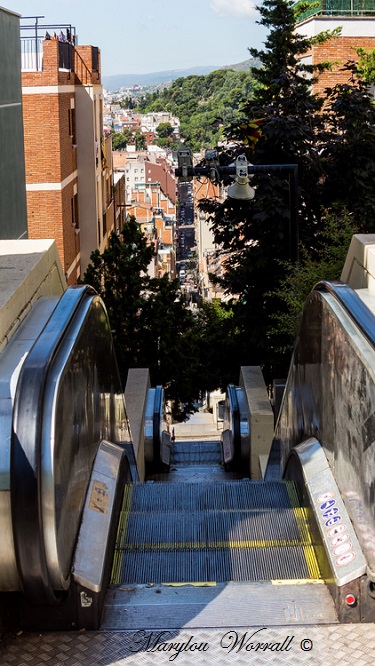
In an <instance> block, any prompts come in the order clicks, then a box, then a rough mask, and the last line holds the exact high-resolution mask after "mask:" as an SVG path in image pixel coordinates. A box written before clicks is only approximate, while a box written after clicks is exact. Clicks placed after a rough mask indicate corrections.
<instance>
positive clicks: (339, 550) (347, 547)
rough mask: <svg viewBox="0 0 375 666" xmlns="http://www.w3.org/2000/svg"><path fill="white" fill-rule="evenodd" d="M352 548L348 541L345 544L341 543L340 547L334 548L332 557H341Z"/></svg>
mask: <svg viewBox="0 0 375 666" xmlns="http://www.w3.org/2000/svg"><path fill="white" fill-rule="evenodd" d="M352 548H353V546H352V544H351V543H350V541H348V542H347V543H342V544H340V546H337V548H335V550H334V551H333V554H334V555H343V554H344V553H347V552H348V550H351V549H352Z"/></svg>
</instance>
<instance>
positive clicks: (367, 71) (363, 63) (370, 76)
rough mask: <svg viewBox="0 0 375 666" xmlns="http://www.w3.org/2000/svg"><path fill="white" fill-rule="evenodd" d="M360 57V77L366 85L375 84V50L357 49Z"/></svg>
mask: <svg viewBox="0 0 375 666" xmlns="http://www.w3.org/2000/svg"><path fill="white" fill-rule="evenodd" d="M355 50H356V53H357V55H358V56H359V61H358V75H359V76H360V77H361V79H363V81H364V82H365V83H368V84H369V85H374V84H375V49H370V50H368V51H367V50H366V49H363V48H358V49H355Z"/></svg>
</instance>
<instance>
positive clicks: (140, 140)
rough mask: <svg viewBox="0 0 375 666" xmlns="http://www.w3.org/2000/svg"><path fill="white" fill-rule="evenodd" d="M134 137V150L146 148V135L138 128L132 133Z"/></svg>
mask: <svg viewBox="0 0 375 666" xmlns="http://www.w3.org/2000/svg"><path fill="white" fill-rule="evenodd" d="M134 138H135V149H136V150H145V149H146V148H147V142H146V137H145V135H144V134H142V132H141V131H140V130H137V131H136V132H135V134H134Z"/></svg>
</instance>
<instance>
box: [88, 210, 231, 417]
mask: <svg viewBox="0 0 375 666" xmlns="http://www.w3.org/2000/svg"><path fill="white" fill-rule="evenodd" d="M153 257H154V250H153V248H152V247H151V246H150V245H148V244H147V241H146V237H145V236H144V234H143V233H142V231H141V230H140V228H139V225H138V223H137V221H136V219H135V218H134V217H130V218H129V219H128V221H127V222H126V224H125V225H124V227H123V229H122V231H121V234H120V235H119V236H118V235H117V234H115V233H112V234H111V236H110V238H109V243H108V247H107V248H106V249H105V250H104V252H103V253H102V254H101V253H100V252H99V250H96V251H95V252H93V253H92V254H91V263H90V264H89V266H88V268H87V271H86V273H85V276H84V282H85V283H86V284H90V285H92V286H93V287H94V288H95V289H96V291H97V292H98V294H99V295H100V296H101V297H102V299H103V301H104V303H105V305H106V308H107V311H108V316H109V321H110V325H111V330H112V333H113V340H114V345H115V350H116V356H117V360H118V365H119V370H120V375H121V378H122V382H123V384H125V382H126V377H127V373H128V370H129V368H131V367H145V368H149V370H150V376H151V384H152V386H156V385H157V384H162V385H163V386H164V388H165V393H166V398H167V399H168V400H171V401H172V402H173V405H174V406H173V416H174V418H176V419H178V420H182V419H184V418H186V416H187V414H188V413H190V412H192V411H194V407H193V402H195V401H196V400H197V398H198V397H199V395H200V394H201V392H202V391H205V390H213V389H216V388H217V386H218V385H219V384H220V383H221V381H222V374H220V372H218V369H217V367H218V363H217V357H216V355H215V354H216V352H215V348H216V350H217V354H224V349H225V348H226V345H225V340H226V334H227V331H228V330H229V329H228V324H225V322H226V321H227V319H228V315H226V314H225V315H224V314H223V312H222V311H221V309H220V307H216V308H214V307H212V308H211V306H209V305H207V306H206V305H205V306H204V307H203V309H202V310H198V311H197V312H196V313H195V314H193V313H192V312H191V311H190V310H188V309H187V308H186V307H185V304H184V302H183V299H182V298H181V294H180V293H179V287H178V281H177V280H175V281H173V282H171V281H170V280H169V278H168V276H167V275H166V276H164V277H162V278H150V277H149V276H148V275H147V268H148V266H149V264H150V262H151V260H152V258H153ZM227 363H228V364H229V358H228V359H227ZM225 371H226V372H227V371H228V368H226V370H225ZM237 375H238V373H237ZM223 381H225V379H224V380H223ZM232 381H233V380H232Z"/></svg>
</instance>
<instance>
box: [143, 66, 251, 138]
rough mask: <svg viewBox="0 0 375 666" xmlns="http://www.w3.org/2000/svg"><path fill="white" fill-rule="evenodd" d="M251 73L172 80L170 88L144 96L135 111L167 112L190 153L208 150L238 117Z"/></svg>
mask: <svg viewBox="0 0 375 666" xmlns="http://www.w3.org/2000/svg"><path fill="white" fill-rule="evenodd" d="M254 85H255V84H254V80H253V76H252V74H251V72H248V71H247V72H246V71H233V70H230V69H225V70H224V69H221V70H216V71H214V72H211V74H208V75H206V76H193V75H192V76H187V77H184V78H179V79H176V80H175V81H174V82H173V83H172V86H171V87H170V88H165V89H164V90H163V91H162V92H156V93H152V94H151V95H146V97H145V98H143V99H142V100H140V103H139V106H138V110H139V111H141V112H142V113H148V112H151V111H169V112H170V113H172V114H173V115H175V116H177V117H178V118H179V119H180V123H181V127H180V129H181V135H182V136H183V137H184V140H185V143H186V145H188V146H189V147H190V148H192V150H200V149H201V148H208V147H210V146H211V147H212V146H213V145H215V144H216V143H217V141H218V140H220V139H221V138H222V132H221V127H222V125H223V123H228V122H230V121H232V120H234V119H235V118H236V117H238V112H239V107H240V105H241V103H242V101H243V100H244V99H248V98H249V97H251V95H252V93H253V88H254Z"/></svg>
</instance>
